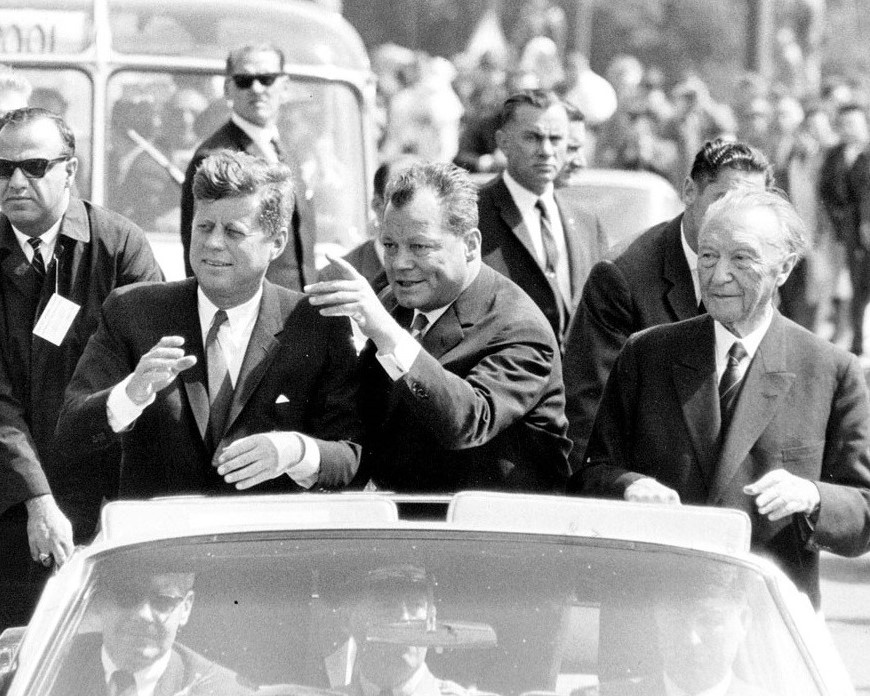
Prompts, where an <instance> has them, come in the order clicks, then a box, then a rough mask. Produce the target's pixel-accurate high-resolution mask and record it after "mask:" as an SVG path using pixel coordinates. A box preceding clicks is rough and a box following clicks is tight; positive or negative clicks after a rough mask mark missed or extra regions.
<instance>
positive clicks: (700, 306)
mask: <svg viewBox="0 0 870 696" xmlns="http://www.w3.org/2000/svg"><path fill="white" fill-rule="evenodd" d="M706 313H707V308H706V307H705V306H704V300H701V301H700V302H699V303H698V316H700V315H702V314H706Z"/></svg>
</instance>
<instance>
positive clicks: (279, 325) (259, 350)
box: [224, 281, 284, 433]
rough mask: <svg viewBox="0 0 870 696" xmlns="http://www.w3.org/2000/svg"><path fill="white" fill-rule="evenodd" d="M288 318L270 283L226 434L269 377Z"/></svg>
mask: <svg viewBox="0 0 870 696" xmlns="http://www.w3.org/2000/svg"><path fill="white" fill-rule="evenodd" d="M283 319H284V316H283V314H282V312H281V305H280V302H279V298H278V293H277V292H276V291H275V286H274V285H272V284H271V283H269V282H268V281H266V282H264V283H263V299H262V300H261V302H260V313H259V314H258V315H257V321H256V323H255V324H254V330H253V331H252V332H251V339H250V341H248V349H247V350H246V351H245V357H244V360H243V361H242V367H241V369H240V370H239V378H238V379H237V380H236V388H235V389H234V390H233V400H232V403H231V404H230V413H229V416H227V423H226V428H225V430H224V432H225V433H226V432H229V430H230V428H231V427H232V424H233V421H235V419H236V418H237V417H238V416H239V414H240V413H241V412H242V409H243V408H244V407H245V404H246V403H248V400H249V399H250V398H251V395H252V394H253V393H254V391H255V390H256V388H257V385H259V384H260V381H261V380H262V379H263V375H265V374H266V370H267V369H268V368H269V365H271V364H272V360H273V359H274V358H275V354H276V353H277V352H278V347H279V346H280V341H279V340H278V335H279V334H280V333H281V332H282V331H283V330H284V321H283Z"/></svg>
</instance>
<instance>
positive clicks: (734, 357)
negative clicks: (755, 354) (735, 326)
mask: <svg viewBox="0 0 870 696" xmlns="http://www.w3.org/2000/svg"><path fill="white" fill-rule="evenodd" d="M748 355H749V354H748V353H747V352H746V348H744V347H743V344H742V343H741V342H740V341H735V342H734V343H733V344H732V345H731V348H730V349H729V350H728V365H727V366H726V367H725V371H724V372H723V373H722V379H721V380H719V412H720V413H721V415H722V430H721V432H723V433H724V432H726V431H727V430H728V426H729V425H730V424H731V417H732V416H733V415H734V409H735V407H736V406H737V397H738V396H739V394H740V382H741V380H742V371H741V367H740V365H741V363H742V362H743V361H744V360H745V359H746V358H747V357H748Z"/></svg>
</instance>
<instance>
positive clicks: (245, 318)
mask: <svg viewBox="0 0 870 696" xmlns="http://www.w3.org/2000/svg"><path fill="white" fill-rule="evenodd" d="M262 297H263V286H262V285H260V289H259V290H257V292H256V293H255V294H254V296H253V297H252V298H251V299H250V300H248V301H247V302H243V303H242V304H240V305H237V306H235V307H230V308H229V309H227V310H225V311H226V313H227V323H228V324H229V325H230V331H234V330H235V329H238V328H239V327H243V326H248V325H253V322H254V320H256V317H257V314H258V313H259V311H260V300H261V299H262ZM196 299H197V309H198V310H199V326H200V329H201V331H202V335H203V337H205V336H206V335H207V334H208V330H209V328H210V327H211V323H212V321H213V320H214V315H215V314H216V313H217V311H218V306H217V305H216V304H215V303H214V302H212V301H211V300H210V299H208V297H206V294H205V293H204V292H203V291H202V288H200V287H197V289H196Z"/></svg>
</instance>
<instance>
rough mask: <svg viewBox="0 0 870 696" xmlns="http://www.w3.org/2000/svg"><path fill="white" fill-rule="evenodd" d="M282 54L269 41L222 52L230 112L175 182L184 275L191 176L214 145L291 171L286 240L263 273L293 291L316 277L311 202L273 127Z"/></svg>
mask: <svg viewBox="0 0 870 696" xmlns="http://www.w3.org/2000/svg"><path fill="white" fill-rule="evenodd" d="M286 79H287V78H286V74H285V73H284V54H283V52H282V51H281V50H280V49H278V48H277V47H275V46H272V45H268V44H266V45H248V46H242V47H240V48H236V49H234V50H232V51H230V54H229V55H228V56H227V65H226V76H225V78H224V94H225V96H226V98H227V99H228V100H229V101H230V102H232V108H233V112H232V115H231V116H230V120H229V121H227V122H226V123H225V124H224V125H223V126H221V128H219V129H218V130H217V131H216V132H215V133H213V134H212V135H211V136H209V137H208V138H207V139H206V140H205V142H203V143H202V144H201V145H200V146H199V147H198V148H197V150H196V152H195V153H194V155H193V158H192V159H191V161H190V164H189V165H188V166H187V170H186V172H185V175H184V184H183V185H182V187H181V242H182V246H183V247H184V266H185V270H186V273H187V275H188V277H190V276H192V275H193V268H192V266H191V262H190V259H189V255H190V235H191V225H192V222H193V208H194V205H193V177H194V175H195V174H196V169H197V167H199V165H200V164H201V163H202V161H203V160H204V159H205V158H206V157H208V156H209V155H211V154H214V153H215V152H217V151H219V150H224V149H228V150H233V151H235V152H247V153H248V154H251V155H255V156H257V157H263V158H264V159H265V160H266V161H268V162H283V163H285V164H288V165H289V166H290V167H291V168H292V169H293V170H294V176H293V179H294V181H295V184H296V186H297V189H298V190H297V194H298V195H297V198H296V207H295V210H294V211H293V221H292V224H291V227H290V229H289V235H290V236H289V239H288V243H287V244H286V245H285V247H284V249H283V252H282V254H281V255H280V256H279V257H278V258H276V259H274V260H273V261H272V263H271V264H270V266H269V269H268V272H267V274H266V277H267V278H268V279H269V280H270V281H272V282H274V283H276V284H278V285H282V286H284V287H287V288H290V289H293V290H299V289H301V288H302V286H303V285H305V283H309V282H311V281H312V280H314V279H315V278H316V277H317V270H316V269H315V266H314V242H315V240H316V238H317V232H316V224H315V217H314V204H313V201H312V200H311V199H310V198H309V196H308V195H306V192H305V190H304V187H303V185H302V184H303V178H302V175H301V172H300V171H299V160H298V156H297V153H291V152H289V148H288V146H287V144H286V143H285V142H283V140H282V137H281V133H280V132H279V130H278V127H277V121H278V115H279V110H280V108H281V104H282V103H283V101H284V96H285V90H286Z"/></svg>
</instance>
